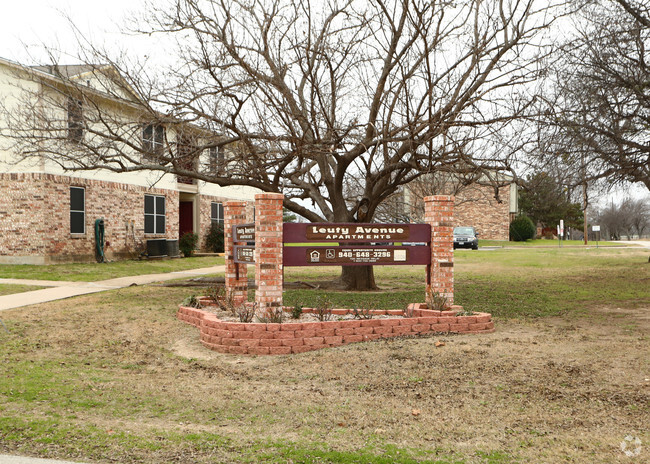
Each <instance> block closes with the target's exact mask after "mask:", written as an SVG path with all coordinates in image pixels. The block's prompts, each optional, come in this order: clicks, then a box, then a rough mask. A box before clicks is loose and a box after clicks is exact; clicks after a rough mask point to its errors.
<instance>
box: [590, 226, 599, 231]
mask: <svg viewBox="0 0 650 464" xmlns="http://www.w3.org/2000/svg"><path fill="white" fill-rule="evenodd" d="M591 230H593V231H594V232H600V226H591Z"/></svg>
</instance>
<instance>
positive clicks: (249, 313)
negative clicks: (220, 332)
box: [235, 303, 257, 323]
mask: <svg viewBox="0 0 650 464" xmlns="http://www.w3.org/2000/svg"><path fill="white" fill-rule="evenodd" d="M256 311H257V303H253V304H246V303H244V304H242V305H239V306H237V307H236V308H235V313H237V317H238V318H239V322H247V323H248V322H252V321H253V317H255V312H256Z"/></svg>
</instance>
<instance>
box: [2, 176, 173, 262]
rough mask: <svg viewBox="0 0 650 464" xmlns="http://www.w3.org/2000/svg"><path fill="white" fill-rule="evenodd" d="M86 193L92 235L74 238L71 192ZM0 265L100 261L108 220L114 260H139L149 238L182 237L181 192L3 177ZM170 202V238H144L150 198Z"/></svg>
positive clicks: (88, 229) (86, 181)
mask: <svg viewBox="0 0 650 464" xmlns="http://www.w3.org/2000/svg"><path fill="white" fill-rule="evenodd" d="M71 186H77V187H84V188H85V210H86V215H85V227H86V233H85V234H81V235H77V234H75V235H72V234H70V187H71ZM0 192H2V194H1V195H0V262H32V263H48V262H59V261H87V260H93V259H94V253H95V248H94V247H95V235H94V223H95V220H96V219H99V218H104V222H105V241H106V248H105V253H106V255H107V257H108V258H109V259H111V258H118V257H129V256H133V255H137V254H138V253H139V252H140V251H142V250H143V249H144V245H145V241H146V240H147V239H149V238H167V239H177V238H178V192H176V191H173V190H163V189H149V188H145V187H141V186H136V185H129V184H121V183H115V182H106V181H99V180H90V179H78V178H72V177H67V176H58V175H53V174H42V173H20V174H0ZM145 194H153V195H162V196H164V197H165V199H166V200H165V209H166V220H165V234H158V235H150V234H147V235H145V234H144V195H145Z"/></svg>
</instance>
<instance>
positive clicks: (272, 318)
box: [257, 308, 284, 324]
mask: <svg viewBox="0 0 650 464" xmlns="http://www.w3.org/2000/svg"><path fill="white" fill-rule="evenodd" d="M257 320H258V321H260V322H262V323H266V324H282V322H283V321H284V310H283V309H282V308H266V311H265V312H264V314H263V315H261V316H257Z"/></svg>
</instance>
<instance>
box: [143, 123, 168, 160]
mask: <svg viewBox="0 0 650 464" xmlns="http://www.w3.org/2000/svg"><path fill="white" fill-rule="evenodd" d="M142 148H143V149H144V151H145V152H146V154H147V155H148V156H149V157H154V158H155V156H156V155H158V156H159V155H162V154H163V153H164V152H165V127H164V126H161V125H160V124H145V125H144V126H143V128H142Z"/></svg>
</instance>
